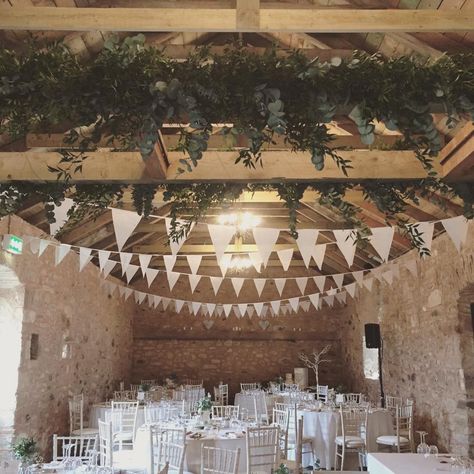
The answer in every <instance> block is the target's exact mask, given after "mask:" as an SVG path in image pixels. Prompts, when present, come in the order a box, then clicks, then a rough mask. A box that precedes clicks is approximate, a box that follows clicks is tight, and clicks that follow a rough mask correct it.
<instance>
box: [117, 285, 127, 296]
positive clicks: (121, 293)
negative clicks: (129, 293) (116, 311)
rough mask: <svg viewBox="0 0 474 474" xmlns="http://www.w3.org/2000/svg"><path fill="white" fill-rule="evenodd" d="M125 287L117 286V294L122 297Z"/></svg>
mask: <svg viewBox="0 0 474 474" xmlns="http://www.w3.org/2000/svg"><path fill="white" fill-rule="evenodd" d="M125 288H127V287H126V286H119V295H120V296H121V297H122V298H123V297H124V296H125Z"/></svg>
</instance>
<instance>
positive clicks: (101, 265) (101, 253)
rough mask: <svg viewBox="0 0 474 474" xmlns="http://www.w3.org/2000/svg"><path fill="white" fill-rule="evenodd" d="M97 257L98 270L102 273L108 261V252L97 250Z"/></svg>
mask: <svg viewBox="0 0 474 474" xmlns="http://www.w3.org/2000/svg"><path fill="white" fill-rule="evenodd" d="M97 255H98V256H99V268H100V271H101V272H102V271H103V270H104V267H105V264H106V263H107V262H108V261H109V258H110V252H109V251H108V250H97Z"/></svg>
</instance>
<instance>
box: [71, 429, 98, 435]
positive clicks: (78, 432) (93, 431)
mask: <svg viewBox="0 0 474 474" xmlns="http://www.w3.org/2000/svg"><path fill="white" fill-rule="evenodd" d="M81 434H82V436H94V435H96V434H99V428H82V430H74V431H73V432H72V433H71V435H72V436H81Z"/></svg>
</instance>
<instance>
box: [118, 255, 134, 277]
mask: <svg viewBox="0 0 474 474" xmlns="http://www.w3.org/2000/svg"><path fill="white" fill-rule="evenodd" d="M132 257H133V253H125V252H120V265H121V266H122V276H124V275H125V272H126V271H127V268H128V266H129V265H130V261H131V260H132Z"/></svg>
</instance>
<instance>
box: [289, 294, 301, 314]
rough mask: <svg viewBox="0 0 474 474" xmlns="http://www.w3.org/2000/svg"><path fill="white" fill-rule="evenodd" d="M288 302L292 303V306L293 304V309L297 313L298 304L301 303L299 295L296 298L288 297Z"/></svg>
mask: <svg viewBox="0 0 474 474" xmlns="http://www.w3.org/2000/svg"><path fill="white" fill-rule="evenodd" d="M288 302H289V303H290V306H291V308H292V309H293V311H294V312H295V313H297V312H298V304H299V302H300V299H299V297H296V298H289V299H288Z"/></svg>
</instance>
